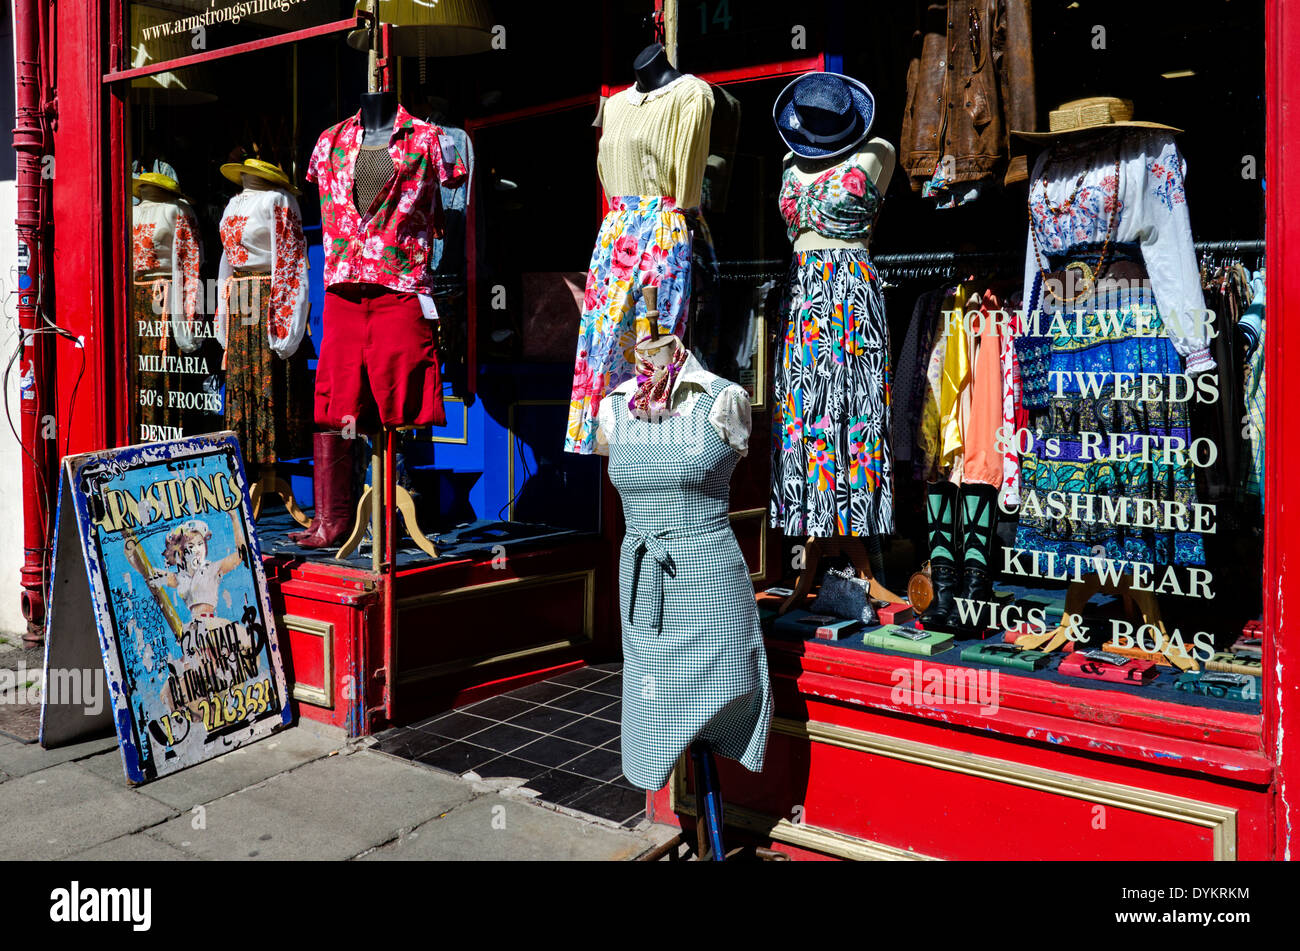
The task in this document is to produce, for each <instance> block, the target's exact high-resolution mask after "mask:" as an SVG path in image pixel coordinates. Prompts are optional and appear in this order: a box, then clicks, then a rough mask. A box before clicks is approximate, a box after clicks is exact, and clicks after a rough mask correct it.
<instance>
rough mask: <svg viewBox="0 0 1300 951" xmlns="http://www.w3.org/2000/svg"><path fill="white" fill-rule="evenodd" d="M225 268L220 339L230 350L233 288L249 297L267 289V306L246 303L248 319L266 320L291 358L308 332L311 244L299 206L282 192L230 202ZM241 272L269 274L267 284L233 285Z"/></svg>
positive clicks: (276, 346)
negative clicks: (308, 250)
mask: <svg viewBox="0 0 1300 951" xmlns="http://www.w3.org/2000/svg"><path fill="white" fill-rule="evenodd" d="M220 234H221V246H222V255H221V266H220V268H219V269H218V272H217V285H218V288H219V295H218V299H217V315H216V317H217V326H216V336H217V339H218V340H219V341H221V344H222V346H223V347H224V346H226V341H227V337H228V335H229V327H228V324H229V320H228V315H227V311H228V308H229V303H228V299H229V296H230V294H231V292H232V289H237V290H238V291H239V292H241V293H244V294H248V293H250V292H252V291H253V290H257V291H258V292H259V293H260V292H262V291H263V290H265V292H266V293H268V294H269V295H270V300H269V302H267V303H266V305H265V306H262V305H257V304H253V305H250V303H249V302H247V301H245V302H244V304H243V308H244V316H245V317H247V316H250V313H249V312H250V306H251V310H252V312H254V313H256V314H257V315H259V316H264V317H265V318H266V319H265V321H264V322H263V323H261V324H259V326H260V327H263V328H264V331H263V332H264V333H265V334H266V337H267V344H268V346H269V347H270V348H271V351H272V352H273V353H275V354H276V355H277V356H279V357H281V358H285V359H287V358H288V357H289V356H291V355H292V354H293V353H294V352H295V351H296V350H297V349H298V346H299V344H300V343H301V342H302V338H303V335H304V333H306V329H307V311H308V306H309V305H308V301H307V242H306V239H305V238H304V237H303V233H302V214H301V212H300V211H299V209H298V202H297V200H296V199H295V198H294V197H293V195H291V194H289V193H288V192H286V191H283V190H281V189H278V188H245V189H244V190H243V191H241V192H240V193H239V194H238V195H236V196H235V197H233V198H232V199H230V202H229V204H227V205H226V210H225V212H224V213H223V214H222V216H221V227H220ZM236 269H240V270H245V271H248V272H250V273H258V274H267V275H269V276H270V281H269V283H267V284H266V285H265V288H264V287H263V285H262V284H256V285H253V284H249V283H245V284H243V285H238V286H234V285H231V283H230V281H231V276H232V274H233V273H234V271H235V270H236Z"/></svg>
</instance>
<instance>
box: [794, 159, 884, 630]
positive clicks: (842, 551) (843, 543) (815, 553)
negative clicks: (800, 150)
mask: <svg viewBox="0 0 1300 951" xmlns="http://www.w3.org/2000/svg"><path fill="white" fill-rule="evenodd" d="M855 157H856V158H857V161H858V165H859V166H860V167H861V168H862V169H863V170H864V171H865V172H866V173H867V174H868V175H869V176H870V177H871V181H872V184H874V185H875V186H876V191H878V192H879V193H880V194H882V195H883V194H884V193H885V191H886V190H887V189H888V188H889V182H890V180H891V179H892V178H893V175H894V168H895V167H896V165H897V157H896V154H895V152H894V147H893V146H892V145H890V144H889V142H887V141H886V140H884V139H882V138H874V139H870V140H868V141H867V142H866V143H864V144H863V146H862V148H861V149H859V150H858V151H857V153H856V156H855ZM848 160H849V159H848V158H846V157H845V156H842V155H841V156H837V157H834V158H830V159H820V160H819V159H810V158H803V157H801V156H797V155H795V154H794V153H793V152H787V153H786V156H785V162H784V164H785V166H786V167H787V168H788V167H791V166H793V171H794V175H795V177H796V178H798V179H799V180H800V181H801V182H803V183H804V184H805V185H807V184H811V183H812V182H813V181H814V180H815V179H816V178H817V177H818V176H819V175H821V174H823V173H824V172H825V171H826V170H827V169H829V168H833V167H835V166H836V165H840V164H843V163H844V162H846V161H848ZM867 246H868V239H866V238H855V239H847V240H846V239H843V238H833V237H829V236H827V235H824V234H819V233H818V232H816V231H813V230H804V231H802V232H801V233H800V234H799V236H798V237H797V238H796V239H795V241H794V244H793V245H792V247H793V249H794V251H795V252H796V253H798V252H802V251H819V250H824V249H830V248H861V249H863V250H865V249H866V248H867ZM824 556H844V557H847V558H848V559H849V560H850V561H851V562H852V564H853V567H854V568H855V569H857V571H858V574H859V576H860V577H863V578H866V579H868V580H869V582H870V587H869V590H870V593H871V597H873V598H875V599H876V600H882V601H892V602H895V603H902V602H903V598H900V597H899V596H898V595H896V594H894V593H893V592H892V591H890V590H889V589H888V588H886V587H885V586H884V585H882V584H881V583H880V582H879V581H877V580H876V578H875V576H874V574H873V572H872V570H871V559H870V557H869V556H868V554H867V548H866V544H865V543H864V542H863V541H862V539H861V538H858V537H854V536H844V535H834V536H832V537H830V538H820V537H813V536H809V537H808V539H807V541H806V542H805V545H804V568H803V570H802V571H801V572H800V573H799V580H798V581H797V582H796V584H795V590H794V593H793V594H792V595H790V597H788V598H787V599H786V600H785V601H784V602H782V604H781V607H780V610H779V613H781V614H784V613H785V612H786V611H789V610H790V609H791V608H793V607H794V606H795V605H797V604H799V603H800V601H802V599H803V598H804V596H805V595H806V594H807V593H808V592H809V591H810V590H811V589H812V585H813V581H814V580H815V579H816V577H817V569H818V566H819V565H820V563H821V559H822V558H823V557H824Z"/></svg>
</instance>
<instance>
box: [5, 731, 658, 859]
mask: <svg viewBox="0 0 1300 951" xmlns="http://www.w3.org/2000/svg"><path fill="white" fill-rule="evenodd" d="M370 745H371V741H370V740H369V739H364V740H360V741H354V742H348V741H347V740H346V738H345V737H344V736H343V733H342V732H341V731H338V730H334V729H331V728H328V727H323V726H319V725H317V724H314V723H311V722H308V721H304V722H303V723H302V724H300V725H299V726H296V727H293V728H291V729H289V730H286V731H284V732H282V733H279V734H276V735H275V736H272V737H269V738H267V739H265V740H262V741H260V742H258V743H254V744H252V745H251V746H248V747H244V748H243V749H240V750H235V751H234V752H231V753H227V754H226V755H224V756H221V757H219V758H217V759H215V760H211V761H209V762H207V763H202V764H200V765H198V766H194V767H191V768H189V769H186V770H182V771H181V772H179V773H176V774H174V775H171V776H167V777H164V778H162V779H159V780H156V781H154V782H152V783H148V784H146V785H144V786H140V787H136V788H132V787H130V786H128V785H127V783H126V780H125V777H124V775H123V772H122V764H121V756H120V754H119V753H118V750H117V744H116V741H115V740H113V739H105V740H97V741H93V742H89V743H82V744H78V745H76V746H72V747H66V748H63V749H59V750H48V751H47V750H42V749H41V748H40V747H39V746H37V745H35V744H23V743H19V742H17V741H15V740H12V739H9V738H8V737H4V736H0V842H3V843H4V844H5V845H6V846H7V847H8V848H7V855H8V856H9V857H11V858H27V859H77V860H111V861H124V860H141V859H146V860H147V859H174V860H192V859H238V860H246V861H247V860H260V859H334V860H352V859H362V860H366V861H383V860H429V859H434V860H480V859H486V860H506V861H511V860H595V861H611V860H612V861H619V860H628V859H634V858H636V857H637V856H639V855H642V854H644V853H646V852H648V851H650V850H651V849H653V848H654V847H655V846H656V845H658V844H659V843H661V842H664V841H666V840H667V839H669V838H671V837H672V836H673V835H674V834H675V832H676V830H675V829H671V828H669V827H667V826H663V825H656V824H654V823H650V822H643V823H642V824H641V825H640V826H638V827H637V828H635V829H630V830H629V829H623V828H620V827H619V826H617V825H615V824H613V823H611V822H606V821H605V820H602V819H598V818H596V817H592V816H583V815H581V814H578V813H574V812H572V811H571V810H564V809H562V808H561V807H555V806H549V805H545V804H539V803H537V802H534V801H532V798H531V796H530V791H529V790H527V789H526V788H523V787H521V786H520V785H519V782H518V781H512V780H509V779H505V780H496V779H494V780H491V781H482V780H479V779H478V777H476V776H475V775H473V774H469V775H467V776H465V777H461V776H455V775H452V774H450V773H445V772H442V771H440V770H435V769H431V768H429V767H425V766H421V765H418V764H415V763H411V762H408V761H406V760H401V759H397V758H396V757H391V756H388V755H386V754H384V753H381V752H378V751H376V750H372V749H370V748H369V747H370Z"/></svg>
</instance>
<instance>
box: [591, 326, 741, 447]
mask: <svg viewBox="0 0 1300 951" xmlns="http://www.w3.org/2000/svg"><path fill="white" fill-rule="evenodd" d="M677 345H678V346H681V343H680V341H679V342H678V344H677ZM715 379H717V375H716V374H714V373H710V372H709V371H708V370H706V369H704V365H703V364H702V363H700V361H699V360H697V359H696V358H695V354H693V353H691V352H690V351H687V357H686V362H685V363H684V364H683V365H682V369H681V371H680V372H679V373H678V374H677V378H676V379H675V380H674V381H673V391H672V395H671V396H669V397H668V407H669V411H670V412H672V413H673V414H674V415H690V413H691V411H692V410H693V409H694V408H695V404H696V402H697V401H698V400H699V398H700V397H701V396H703V395H705V394H706V393H708V392H709V387H710V385H711V384H712V383H713V381H714V380H715ZM636 387H637V381H636V377H633V378H632V379H630V380H625V381H623V382H622V383H621V384H619V385H618V386H616V387H615V388H614V389H613V390H612V391H611V392H610V393H609V394H608V395H607V396H606V397H605V398H604V399H603V400H601V401H600V408H599V409H598V410H597V411H596V445H595V452H596V454H597V455H601V456H607V455H609V435H610V433H612V432H614V426H615V421H616V420H617V417H616V416H615V415H614V414H615V413H627V412H629V410H628V408H627V402H628V400H629V399H630V398H631V396H632V393H633V392H634V391H635V390H636ZM709 425H711V426H712V427H713V428H714V430H716V431H717V434H718V435H719V436H720V437H722V441H723V442H725V443H726V444H727V445H728V446H730V447H731V448H732V449H734V450H736V452H738V453H740V454H741V455H742V456H744V455H746V454H748V452H749V434H750V431H751V430H752V428H753V420H752V417H751V412H750V402H749V394H748V393H747V392H745V389H744V387H742V386H740V385H739V384H738V383H732V384H730V385H729V386H727V387H725V388H724V389H723V390H722V392H720V393H719V394H718V395H717V398H716V399H714V401H713V406H712V407H711V408H710V409H709Z"/></svg>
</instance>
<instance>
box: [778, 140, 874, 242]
mask: <svg viewBox="0 0 1300 951" xmlns="http://www.w3.org/2000/svg"><path fill="white" fill-rule="evenodd" d="M881 201H882V196H881V194H880V192H879V191H877V190H876V184H875V182H873V181H872V180H871V176H869V175H868V174H867V173H866V171H865V170H864V169H863V168H862V167H861V166H859V165H858V157H857V155H856V154H855V155H853V156H852V157H850V158H849V159H847V160H846V161H844V162H841V163H840V164H839V165H836V166H834V167H833V168H828V169H827V170H826V171H824V172H822V174H820V175H818V176H817V177H816V178H815V179H813V181H811V182H803V181H801V180H800V179H799V177H798V175H797V174H795V166H794V165H790V166H789V167H787V168H786V170H785V175H784V176H782V179H781V202H780V203H781V214H782V216H783V217H784V218H785V222H786V229H785V231H786V235H787V236H789V238H790V240H791V241H792V242H793V241H794V240H795V239H796V238H798V237H799V233H800V232H801V231H815V232H817V234H820V235H824V236H825V237H827V238H839V239H841V240H853V239H854V238H866V237H869V236H870V234H871V229H872V227H873V226H874V225H875V223H876V215H877V214H879V212H880V203H881Z"/></svg>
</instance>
